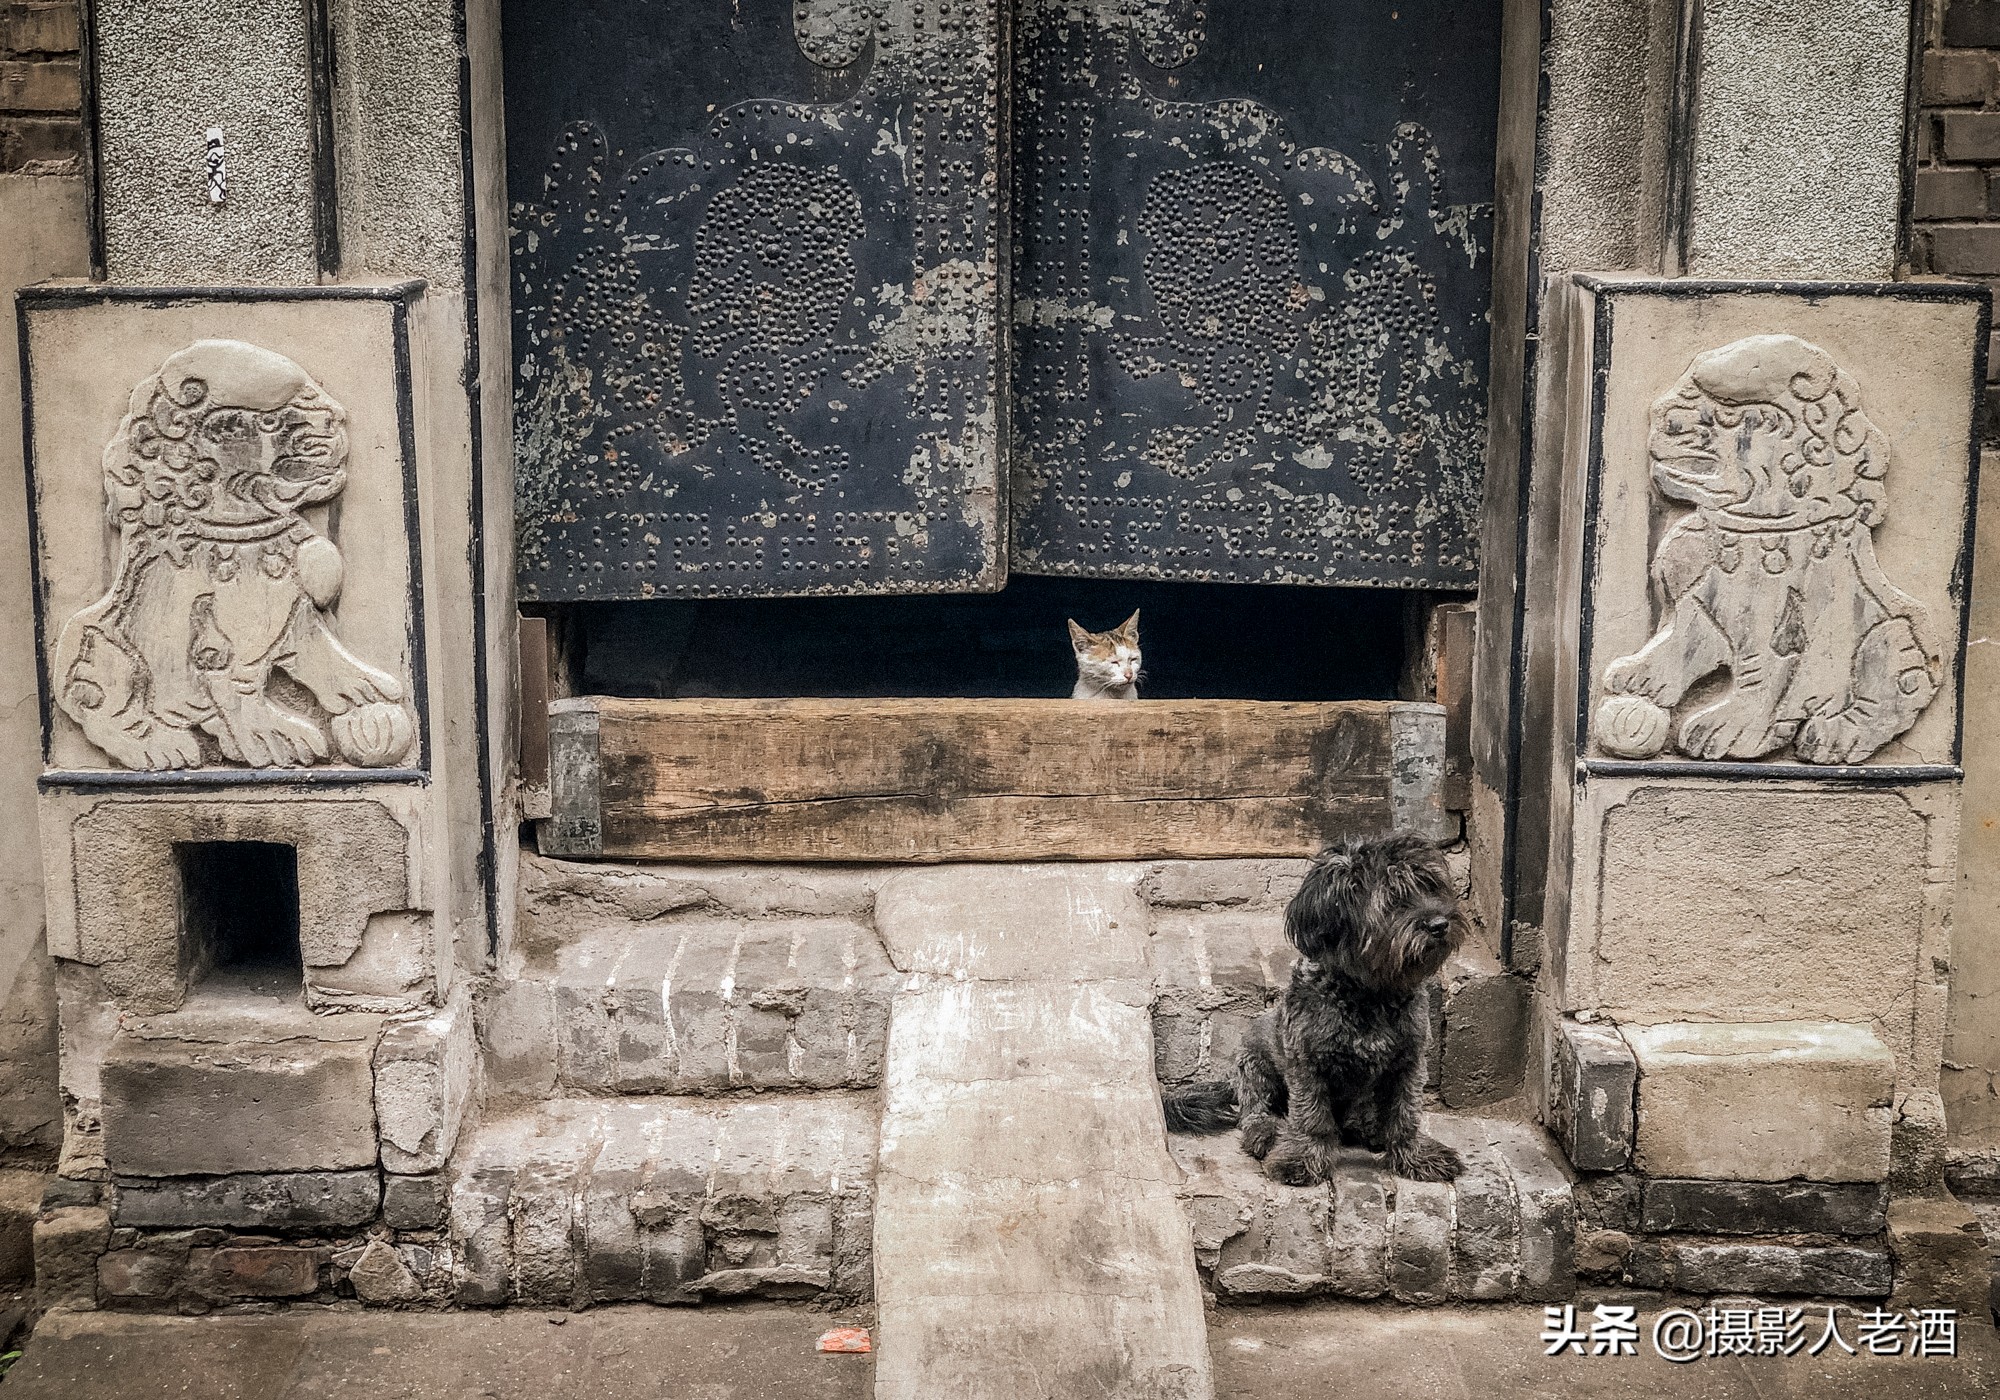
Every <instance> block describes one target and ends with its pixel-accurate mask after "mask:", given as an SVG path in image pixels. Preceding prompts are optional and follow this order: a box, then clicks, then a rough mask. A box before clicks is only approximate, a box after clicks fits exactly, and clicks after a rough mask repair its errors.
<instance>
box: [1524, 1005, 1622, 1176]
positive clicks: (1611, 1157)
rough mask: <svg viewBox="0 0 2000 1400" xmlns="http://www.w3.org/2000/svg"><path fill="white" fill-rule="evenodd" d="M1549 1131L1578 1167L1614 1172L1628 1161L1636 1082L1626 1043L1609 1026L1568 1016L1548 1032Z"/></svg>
mask: <svg viewBox="0 0 2000 1400" xmlns="http://www.w3.org/2000/svg"><path fill="white" fill-rule="evenodd" d="M1548 1041H1549V1048H1548V1051H1547V1053H1546V1054H1545V1056H1544V1058H1545V1061H1546V1063H1547V1066H1548V1075H1549V1080H1550V1082H1549V1085H1548V1087H1547V1091H1546V1093H1547V1100H1548V1116H1549V1131H1551V1132H1552V1133H1554V1134H1555V1137H1556V1141H1557V1142H1559V1143H1561V1144H1562V1149H1563V1151H1564V1152H1565V1153H1567V1154H1568V1156H1569V1160H1570V1165H1571V1166H1573V1167H1575V1168H1576V1169H1577V1170H1578V1171H1585V1172H1612V1171H1618V1170H1620V1169H1621V1168H1623V1167H1624V1166H1625V1164H1626V1163H1627V1162H1629V1161H1631V1159H1632V1108H1633V1094H1634V1091H1635V1089H1636V1086H1637V1084H1638V1080H1639V1066H1638V1062H1637V1061H1636V1060H1634V1059H1633V1058H1632V1050H1631V1047H1629V1046H1628V1045H1626V1043H1625V1038H1624V1037H1623V1036H1621V1035H1620V1034H1619V1033H1618V1028H1617V1027H1616V1026H1611V1025H1586V1024H1584V1023H1583V1022H1580V1021H1572V1020H1570V1019H1569V1018H1568V1017H1563V1018H1561V1019H1559V1020H1557V1021H1556V1022H1555V1023H1554V1024H1553V1025H1552V1026H1551V1027H1550V1028H1549V1034H1548Z"/></svg>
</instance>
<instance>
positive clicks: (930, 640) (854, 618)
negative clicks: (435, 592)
mask: <svg viewBox="0 0 2000 1400" xmlns="http://www.w3.org/2000/svg"><path fill="white" fill-rule="evenodd" d="M1418 596H1419V595H1412V594H1408V593H1405V592H1401V591H1397V590H1391V589H1369V588H1316V587H1291V586H1283V585H1278V586H1259V585H1242V584H1190V583H1167V582H1156V581H1149V580H1140V581H1130V582H1127V581H1123V580H1103V579H1067V578H1041V577H1016V578H1015V579H1013V580H1012V581H1011V582H1009V584H1008V585H1007V587H1006V588H1005V589H1003V590H1002V591H1000V592H999V593H984V594H935V595H917V596H902V597H882V598H749V599H715V600H704V601H700V602H680V601H657V602H638V603H586V604H572V605H569V606H568V607H567V608H564V609H562V610H561V611H562V612H563V613H564V614H565V629H564V630H565V631H566V632H567V634H568V635H569V637H570V638H571V646H572V648H573V650H572V653H571V663H572V665H573V666H574V667H575V668H576V671H575V675H576V679H575V681H574V682H573V684H574V686H575V688H576V689H577V690H579V691H580V692H583V693H589V694H598V695H621V696H633V697H651V698H668V699H685V698H694V697H701V696H711V697H730V698H749V697H807V696H826V697H855V698H874V697H883V696H917V697H925V696H953V697H972V698H976V697H981V696H991V697H996V698H1025V697H1034V696H1050V697H1062V696H1067V695H1068V694H1069V692H1070V686H1071V684H1072V683H1073V682H1074V681H1075V679H1076V667H1075V662H1074V660H1073V659H1072V656H1071V652H1070V644H1069V637H1068V634H1067V629H1066V628H1065V627H1064V619H1065V618H1069V617H1074V618H1075V619H1076V620H1077V621H1078V622H1080V623H1082V624H1083V625H1084V626H1085V627H1087V628H1090V629H1092V630H1094V631H1102V630H1105V629H1107V628H1110V627H1113V626H1116V625H1117V624H1118V623H1119V622H1120V621H1122V620H1123V619H1124V618H1125V617H1126V616H1127V615H1128V614H1129V613H1131V612H1132V610H1133V609H1134V608H1137V609H1139V611H1140V613H1141V617H1140V640H1141V643H1142V646H1143V649H1144V652H1145V667H1146V675H1145V681H1144V684H1143V685H1142V687H1141V695H1142V696H1144V697H1150V698H1153V699H1195V698H1198V699H1218V700H1222V699H1234V700H1371V699H1373V700H1391V699H1396V698H1398V686H1399V682H1400V681H1401V678H1402V676H1403V673H1404V667H1405V660H1406V658H1407V657H1408V654H1409V652H1410V651H1411V649H1412V637H1411V627H1410V618H1411V616H1412V614H1413V611H1414V609H1413V608H1412V602H1413V600H1414V599H1415V598H1417V597H1418ZM1422 596H1430V595H1422ZM549 611H556V610H554V609H550V610H549ZM1418 635H1419V637H1420V632H1419V634H1418Z"/></svg>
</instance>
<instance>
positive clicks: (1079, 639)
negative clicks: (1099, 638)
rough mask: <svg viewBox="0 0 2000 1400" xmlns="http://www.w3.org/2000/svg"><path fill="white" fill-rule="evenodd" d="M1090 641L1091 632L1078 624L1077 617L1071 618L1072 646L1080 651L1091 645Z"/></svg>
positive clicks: (1070, 640)
mask: <svg viewBox="0 0 2000 1400" xmlns="http://www.w3.org/2000/svg"><path fill="white" fill-rule="evenodd" d="M1090 642H1091V636H1090V633H1088V632H1086V631H1084V630H1083V629H1082V628H1081V627H1079V626H1077V625H1076V619H1075V618H1071V619H1070V620H1069V644H1070V646H1072V647H1074V648H1075V649H1076V650H1078V651H1082V650H1083V649H1084V648H1086V647H1088V646H1089V645H1090Z"/></svg>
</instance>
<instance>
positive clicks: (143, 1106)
mask: <svg viewBox="0 0 2000 1400" xmlns="http://www.w3.org/2000/svg"><path fill="white" fill-rule="evenodd" d="M381 1031H382V1021H381V1018H380V1017H377V1016H369V1015H362V1014H358V1013H349V1014H344V1015H339V1016H315V1015H313V1014H312V1013H311V1012H309V1011H307V1010H306V1009H305V1008H304V1007H302V1006H300V1005H298V1004H296V1003H292V1004H283V1003H278V1002H276V1001H275V1000H274V999H271V998H265V997H260V996H256V995H253V994H247V993H246V994H244V995H242V996H241V997H230V998H224V999H220V1000H217V999H212V998H209V997H207V996H198V997H195V998H192V999H190V1001H189V1003H188V1006H187V1007H186V1008H185V1009H184V1010H182V1011H181V1012H178V1013H176V1014H173V1015H166V1016H155V1017H148V1018H135V1019H132V1020H128V1021H127V1022H126V1023H125V1024H124V1025H123V1026H121V1028H120V1029H119V1031H118V1033H117V1034H116V1035H115V1036H114V1037H113V1038H112V1041H111V1047H110V1049H109V1050H108V1051H107V1052H106V1054H105V1057H104V1071H103V1105H104V1108H103V1114H104V1156H105V1160H106V1162H107V1163H109V1165H110V1167H111V1170H112V1172H113V1173H114V1174H116V1175H118V1176H125V1177H169V1176H230V1175H236V1174H239V1173H258V1174H263V1173H271V1172H326V1171H346V1170H352V1169H357V1168H373V1167H374V1165H375V1161H376V1143H375V1086H374V1073H373V1070H374V1053H375V1045H376V1041H377V1039H378V1038H379V1037H380V1035H381Z"/></svg>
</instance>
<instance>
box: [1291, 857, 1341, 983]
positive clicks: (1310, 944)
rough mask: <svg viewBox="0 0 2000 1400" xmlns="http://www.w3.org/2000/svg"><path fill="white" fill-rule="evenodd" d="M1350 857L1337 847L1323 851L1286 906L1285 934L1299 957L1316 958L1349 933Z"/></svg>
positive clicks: (1321, 957)
mask: <svg viewBox="0 0 2000 1400" xmlns="http://www.w3.org/2000/svg"><path fill="white" fill-rule="evenodd" d="M1352 879H1353V860H1352V857H1351V856H1350V855H1349V853H1348V852H1347V851H1346V850H1345V849H1344V848H1340V847H1336V848H1335V849H1333V850H1330V851H1326V852H1324V853H1322V854H1321V855H1320V856H1319V858H1318V859H1316V860H1314V861H1313V863H1312V869H1310V870H1308V871H1307V872H1306V878H1305V879H1304V881H1302V882H1301V883H1300V885H1299V892H1298V893H1297V894H1295V895H1293V896H1292V902H1291V903H1290V904H1288V905H1286V906H1285V937H1286V938H1287V939H1288V940H1289V941H1290V942H1291V945H1292V946H1293V947H1294V948H1296V949H1298V950H1299V954H1300V956H1301V957H1307V958H1311V959H1313V960H1314V961H1319V960H1320V959H1323V958H1325V957H1326V956H1327V955H1328V954H1330V953H1332V952H1333V951H1334V949H1335V948H1337V947H1339V946H1340V944H1341V943H1342V941H1344V940H1345V939H1346V938H1348V937H1349V935H1350V932H1351V930H1352V928H1353V925H1354V911H1353V908H1352V907H1351V906H1352V902H1353V901H1352Z"/></svg>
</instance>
